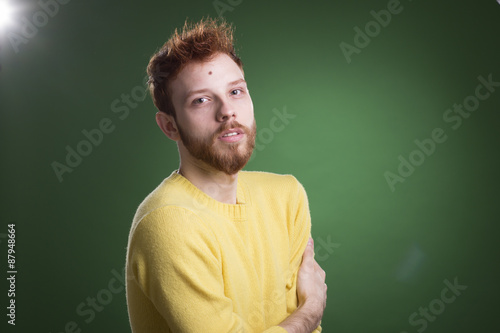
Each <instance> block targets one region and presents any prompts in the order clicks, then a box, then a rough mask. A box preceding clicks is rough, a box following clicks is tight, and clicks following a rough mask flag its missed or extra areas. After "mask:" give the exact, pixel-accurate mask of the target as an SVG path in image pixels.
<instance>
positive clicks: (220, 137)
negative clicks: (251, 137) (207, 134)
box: [219, 127, 245, 139]
mask: <svg viewBox="0 0 500 333" xmlns="http://www.w3.org/2000/svg"><path fill="white" fill-rule="evenodd" d="M233 133H236V135H234V134H233ZM228 134H229V136H224V135H228ZM239 134H245V131H244V130H243V129H241V128H239V127H237V128H231V129H228V130H225V131H224V132H222V133H221V134H220V135H219V139H222V138H230V137H231V136H237V135H239Z"/></svg>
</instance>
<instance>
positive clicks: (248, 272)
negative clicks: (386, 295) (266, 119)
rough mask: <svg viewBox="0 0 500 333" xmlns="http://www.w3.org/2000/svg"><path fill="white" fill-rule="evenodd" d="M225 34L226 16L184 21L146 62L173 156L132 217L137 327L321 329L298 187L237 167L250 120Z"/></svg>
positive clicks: (322, 292)
mask: <svg viewBox="0 0 500 333" xmlns="http://www.w3.org/2000/svg"><path fill="white" fill-rule="evenodd" d="M232 38H233V37H232V29H231V26H229V25H228V24H227V23H225V22H218V21H216V20H211V19H205V20H202V21H200V22H199V23H197V24H195V25H194V26H189V25H188V24H187V23H186V24H185V25H184V28H183V31H182V32H181V33H178V32H177V30H176V31H175V33H174V34H173V35H172V37H171V38H170V40H169V41H167V42H166V43H165V45H163V47H162V48H161V49H160V50H159V51H158V52H157V53H156V54H155V55H154V56H153V57H152V58H151V60H150V63H149V65H148V74H149V76H150V81H149V84H150V92H151V94H152V96H153V101H154V103H155V105H156V107H157V108H158V110H159V111H158V113H157V114H156V122H157V124H158V126H159V127H160V129H161V130H162V131H163V132H164V133H165V135H166V136H167V137H169V138H170V139H172V140H174V141H175V142H176V143H177V147H178V150H179V156H180V166H179V169H178V170H175V171H174V172H172V174H171V175H170V176H169V177H167V178H166V179H165V180H164V181H163V182H162V183H161V184H160V185H159V186H158V187H157V188H156V189H155V190H154V191H153V192H152V193H150V194H149V195H148V196H147V197H146V199H145V200H144V201H143V202H142V204H141V205H140V206H139V208H138V210H137V213H136V215H135V217H134V221H133V224H132V227H131V231H130V236H129V243H128V253H127V264H126V269H127V304H128V311H129V317H130V323H131V326H132V331H133V332H134V333H146V332H148V333H153V332H154V333H157V332H214V333H222V332H266V333H274V332H276V333H277V332H281V333H284V332H313V331H314V332H321V326H319V325H320V321H321V318H322V316H323V311H324V308H325V306H326V289H327V288H326V284H325V272H324V271H323V270H322V269H321V267H320V266H319V265H318V264H317V262H316V261H315V260H314V246H313V244H312V238H310V231H311V220H310V214H309V206H308V201H307V196H306V193H305V191H304V188H303V187H302V185H301V184H300V183H299V182H298V181H297V180H296V179H295V178H294V177H293V176H291V175H277V174H272V173H265V172H249V171H240V170H241V169H242V168H243V167H244V166H245V164H246V163H247V162H248V160H249V158H250V156H251V154H252V150H253V147H254V144H255V133H256V124H255V119H254V112H253V104H252V99H251V98H250V95H249V91H248V88H247V85H246V82H245V79H244V73H243V65H242V63H241V60H240V59H239V58H238V57H237V56H236V54H235V52H234V48H233V39H232ZM308 240H309V241H310V242H309V243H308Z"/></svg>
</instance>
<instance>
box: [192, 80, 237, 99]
mask: <svg viewBox="0 0 500 333" xmlns="http://www.w3.org/2000/svg"><path fill="white" fill-rule="evenodd" d="M242 82H244V83H246V81H245V79H238V80H234V81H232V82H229V83H228V84H227V86H228V87H230V86H234V85H237V84H239V83H242ZM208 90H209V89H198V90H194V91H189V92H188V93H187V95H186V97H185V98H184V101H186V100H188V99H189V97H191V96H192V95H196V94H200V93H204V92H206V91H208Z"/></svg>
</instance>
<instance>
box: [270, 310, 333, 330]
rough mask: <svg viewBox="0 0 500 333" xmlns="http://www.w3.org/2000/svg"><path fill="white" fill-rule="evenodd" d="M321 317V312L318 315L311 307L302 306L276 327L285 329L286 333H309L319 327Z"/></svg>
mask: <svg viewBox="0 0 500 333" xmlns="http://www.w3.org/2000/svg"><path fill="white" fill-rule="evenodd" d="M322 316H323V313H322V311H321V313H318V311H315V310H313V308H312V307H310V306H307V305H306V304H304V305H301V306H299V307H298V308H297V310H295V311H294V312H293V313H292V314H291V315H290V316H288V318H286V319H285V320H283V321H282V322H281V323H280V324H279V325H278V326H281V327H283V328H284V329H286V330H287V332H288V333H311V332H313V331H314V330H315V329H316V328H317V327H318V326H319V324H320V322H321V317H322Z"/></svg>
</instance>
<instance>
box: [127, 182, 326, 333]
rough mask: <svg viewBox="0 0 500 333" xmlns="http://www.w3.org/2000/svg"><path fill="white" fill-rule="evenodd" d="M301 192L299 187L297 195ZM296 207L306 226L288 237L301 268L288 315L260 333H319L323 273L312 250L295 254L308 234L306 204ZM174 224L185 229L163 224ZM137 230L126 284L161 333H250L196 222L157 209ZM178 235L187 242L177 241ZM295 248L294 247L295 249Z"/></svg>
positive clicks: (209, 239) (214, 248) (186, 214)
mask: <svg viewBox="0 0 500 333" xmlns="http://www.w3.org/2000/svg"><path fill="white" fill-rule="evenodd" d="M301 190H302V191H303V188H301V187H300V188H299V192H300V191H301ZM304 194H305V192H304ZM305 200H307V198H305ZM302 206H304V207H303V209H302V210H301V211H299V212H298V213H297V218H298V219H299V220H300V219H301V218H302V217H305V218H306V220H305V221H306V222H307V223H305V222H304V223H300V225H301V227H300V230H295V231H294V234H296V235H301V236H300V237H295V238H296V240H294V242H296V244H294V249H295V252H294V253H293V254H292V259H293V262H294V264H293V267H298V264H299V263H300V262H299V261H300V260H302V263H301V264H300V268H299V269H298V271H296V278H295V281H294V285H293V286H292V289H291V290H290V293H289V294H288V295H287V307H288V313H289V314H290V315H289V316H288V317H287V318H286V319H285V320H283V321H282V322H281V323H279V324H278V325H277V326H272V327H269V328H267V329H265V330H264V332H265V333H271V332H272V333H284V332H285V331H286V332H288V333H311V332H321V327H320V326H319V324H320V322H321V318H322V315H323V311H324V309H325V305H326V285H325V283H324V282H325V272H324V271H323V270H322V269H321V267H320V266H319V265H318V264H317V262H316V261H315V260H314V246H313V244H309V245H307V246H305V251H304V252H303V253H300V252H301V251H302V250H301V249H303V248H304V245H305V244H304V243H305V242H306V239H307V237H308V236H309V234H310V217H309V211H308V207H307V202H306V204H305V205H302ZM308 218H309V220H308ZM179 219H180V220H182V221H186V223H182V224H180V223H170V224H169V221H178V220H179ZM141 224H142V225H141ZM141 224H139V226H138V229H137V230H136V231H138V233H136V234H135V236H134V241H133V242H132V247H134V248H135V251H133V254H132V255H131V262H130V264H131V267H130V271H131V273H132V275H133V276H132V280H133V281H131V283H134V284H135V285H136V286H137V287H138V288H140V289H141V290H142V293H144V295H146V297H148V299H149V300H150V301H151V302H152V303H153V305H154V309H155V312H157V313H158V314H157V315H155V316H157V317H153V318H157V319H159V321H161V322H162V323H161V327H164V326H165V327H166V325H167V323H168V327H169V329H168V331H173V332H201V331H203V332H218V333H220V332H252V331H253V330H252V328H251V327H250V326H249V325H248V322H247V321H246V320H245V319H247V318H242V317H241V316H239V315H238V314H237V313H235V312H234V311H233V304H232V300H231V299H229V298H228V297H226V296H225V290H224V283H223V277H222V273H221V272H222V269H221V266H220V257H219V255H220V253H218V248H219V244H218V243H217V241H216V239H215V238H214V237H213V234H212V233H211V231H210V230H208V229H207V228H206V227H205V226H204V225H203V224H201V223H199V222H198V219H197V217H196V216H193V214H192V213H191V212H190V211H187V210H185V209H177V208H176V209H159V210H158V211H155V212H153V213H151V214H150V215H149V216H148V217H147V218H146V221H142V222H141ZM166 225H167V227H166ZM302 225H304V226H302ZM146 226H147V227H146ZM176 229H178V230H176ZM176 235H177V236H176ZM178 235H188V236H186V237H182V239H180V238H179V236H178ZM304 236H305V237H304ZM311 240H312V239H311ZM165 244H168V246H167V245H165ZM297 244H300V246H295V245H297ZM182 263H184V264H182ZM185 263H189V264H188V265H186V264H185ZM136 290H137V291H138V289H136ZM130 294H131V295H133V294H136V293H130ZM141 307H142V306H141V305H136V309H137V311H141V309H140V308H141ZM148 309H151V311H152V310H153V308H151V307H150V308H148ZM148 311H150V310H148ZM133 315H134V314H131V321H132V320H133V318H132V316H133ZM150 328H151V326H150ZM146 331H147V330H145V331H144V332H146ZM156 331H163V329H161V330H156ZM136 332H137V333H142V331H141V330H139V329H137V330H134V333H136Z"/></svg>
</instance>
